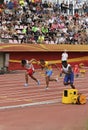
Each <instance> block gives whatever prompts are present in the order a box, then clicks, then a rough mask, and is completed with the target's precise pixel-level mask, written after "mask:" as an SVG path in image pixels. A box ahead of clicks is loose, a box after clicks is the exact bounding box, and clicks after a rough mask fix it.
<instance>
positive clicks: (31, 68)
mask: <svg viewBox="0 0 88 130" xmlns="http://www.w3.org/2000/svg"><path fill="white" fill-rule="evenodd" d="M34 61H35V62H37V61H36V60H35V59H31V60H30V61H28V60H22V61H21V65H22V67H24V68H25V70H26V73H25V80H26V83H25V84H24V86H25V87H27V86H28V76H30V77H31V78H32V79H33V80H35V81H36V82H37V84H38V85H40V82H39V80H37V79H36V78H35V77H34V76H33V74H34V72H35V69H34V66H33V64H32V62H34Z"/></svg>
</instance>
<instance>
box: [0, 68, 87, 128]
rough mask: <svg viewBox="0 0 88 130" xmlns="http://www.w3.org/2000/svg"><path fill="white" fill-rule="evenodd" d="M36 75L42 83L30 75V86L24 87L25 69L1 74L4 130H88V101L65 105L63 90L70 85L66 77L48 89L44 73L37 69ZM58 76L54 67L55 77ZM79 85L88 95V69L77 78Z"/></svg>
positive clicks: (0, 104)
mask: <svg viewBox="0 0 88 130" xmlns="http://www.w3.org/2000/svg"><path fill="white" fill-rule="evenodd" d="M35 76H36V77H37V78H38V79H39V80H40V82H41V85H40V86H38V85H37V84H36V82H34V81H33V80H31V79H30V78H29V87H24V83H25V80H24V72H23V71H21V72H20V71H18V72H15V73H12V74H4V75H0V109H1V110H0V130H74V129H75V130H76V129H77V130H88V127H87V126H86V124H85V123H86V119H87V117H88V103H86V104H85V105H72V104H69V105H67V104H62V103H61V99H62V92H63V90H64V89H65V88H66V87H65V86H64V85H63V78H59V81H58V82H51V83H50V85H49V89H48V90H45V79H44V75H43V73H41V71H40V70H37V72H36V73H35ZM57 76H58V72H57V71H56V70H54V74H53V77H57ZM75 86H76V88H77V89H78V90H79V92H81V93H83V94H85V95H86V97H87V98H88V72H87V73H86V74H85V77H81V76H80V77H79V78H75ZM67 88H70V87H69V86H68V87H67ZM26 106H31V107H26ZM16 107H17V108H18V109H17V108H16ZM22 107H24V108H22ZM6 108H8V109H6ZM11 108H13V109H11ZM80 123H81V124H80ZM84 124H85V125H84ZM59 128H60V129H59Z"/></svg>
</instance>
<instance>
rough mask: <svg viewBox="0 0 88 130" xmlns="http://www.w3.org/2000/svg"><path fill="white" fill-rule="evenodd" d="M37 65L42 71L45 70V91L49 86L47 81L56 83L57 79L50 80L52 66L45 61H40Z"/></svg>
mask: <svg viewBox="0 0 88 130" xmlns="http://www.w3.org/2000/svg"><path fill="white" fill-rule="evenodd" d="M39 65H40V66H41V68H42V69H45V79H46V89H47V88H48V86H49V81H58V79H57V78H56V79H52V78H51V75H52V73H53V70H52V64H49V63H48V62H47V61H45V60H43V59H41V60H40V61H39ZM54 65H55V64H54ZM55 66H56V65H55ZM56 67H57V66H56Z"/></svg>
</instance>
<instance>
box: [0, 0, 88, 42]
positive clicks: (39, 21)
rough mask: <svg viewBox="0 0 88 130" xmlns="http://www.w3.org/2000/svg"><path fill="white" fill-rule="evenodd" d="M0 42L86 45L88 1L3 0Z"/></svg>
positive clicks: (0, 19) (0, 16)
mask: <svg viewBox="0 0 88 130" xmlns="http://www.w3.org/2000/svg"><path fill="white" fill-rule="evenodd" d="M73 8H74V10H73ZM0 43H19V44H23V43H28V44H32V43H34V44H40V43H42V44H88V3H87V2H84V3H82V4H80V3H76V4H75V5H74V7H73V4H72V2H70V3H69V5H68V3H65V2H64V1H63V2H62V3H61V4H57V3H51V2H47V1H44V2H43V3H42V2H41V1H38V0H37V1H36V2H35V1H29V0H19V1H18V0H4V2H3V4H0Z"/></svg>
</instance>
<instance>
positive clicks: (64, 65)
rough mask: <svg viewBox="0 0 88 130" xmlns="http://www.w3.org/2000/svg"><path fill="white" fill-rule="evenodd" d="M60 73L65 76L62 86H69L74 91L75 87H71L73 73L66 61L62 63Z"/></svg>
mask: <svg viewBox="0 0 88 130" xmlns="http://www.w3.org/2000/svg"><path fill="white" fill-rule="evenodd" d="M62 73H64V74H65V77H64V85H69V84H70V86H71V88H72V89H75V86H74V85H73V83H74V73H73V70H72V67H71V65H70V64H68V63H67V61H65V62H63V63H62Z"/></svg>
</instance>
